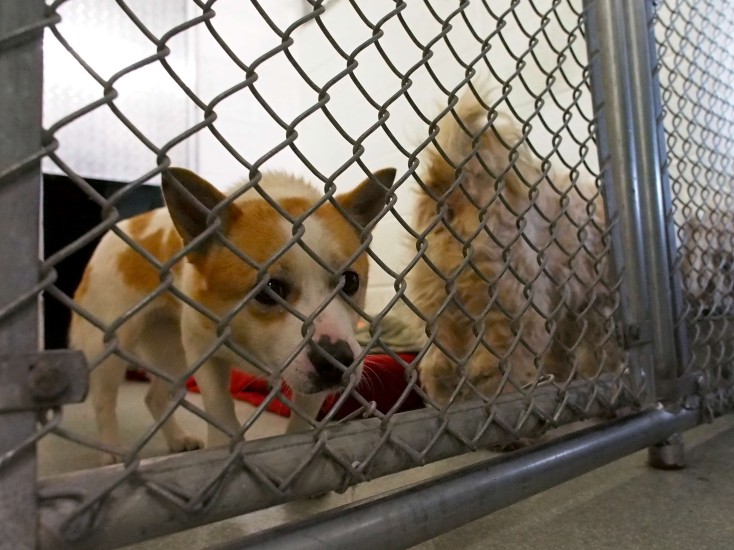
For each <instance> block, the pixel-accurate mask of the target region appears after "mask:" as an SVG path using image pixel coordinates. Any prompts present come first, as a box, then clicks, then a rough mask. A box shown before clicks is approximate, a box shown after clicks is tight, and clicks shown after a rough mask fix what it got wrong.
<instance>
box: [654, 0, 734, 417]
mask: <svg viewBox="0 0 734 550" xmlns="http://www.w3.org/2000/svg"><path fill="white" fill-rule="evenodd" d="M732 25H734V18H732V16H731V14H730V13H729V11H727V10H726V9H724V8H723V6H720V5H718V4H716V3H713V2H704V3H698V2H697V3H695V4H694V3H691V2H684V1H681V2H659V3H658V5H657V23H656V36H657V41H658V47H659V64H660V81H661V86H662V96H663V103H664V107H665V111H666V112H665V118H664V125H665V129H666V134H667V148H668V165H667V168H668V172H669V174H670V178H671V187H672V192H673V216H674V219H675V223H676V227H677V235H678V240H679V250H678V268H679V270H680V273H681V278H682V284H683V289H684V299H685V303H684V309H683V311H682V313H681V319H680V320H679V322H680V323H683V324H685V325H686V329H687V333H688V345H689V348H690V359H689V361H688V364H686V365H685V373H686V374H690V375H693V376H696V377H697V380H698V384H699V385H700V389H701V391H703V392H706V391H715V392H717V391H718V392H721V395H722V396H723V395H724V393H726V391H727V389H729V390H730V388H731V378H732V376H731V360H732V353H733V351H734V350H732V348H731V344H730V341H731V330H732V328H731V311H732V310H731V308H732V301H731V300H732V284H734V280H732V276H731V273H732V261H731V258H732V250H733V249H732V229H731V223H732V218H731V211H732V200H733V195H732V181H731V147H730V144H731V140H732V129H733V128H734V126H733V125H732V120H733V119H732V113H733V112H734V111H733V110H732V107H733V106H734V103H733V101H732V93H731V87H732V82H733V80H732V78H733V77H734V73H733V72H732V69H731V66H732V63H731V61H732V55H731V50H730V48H729V45H730V44H731V42H732V40H733V39H734V32H733V29H734V27H733V26H732ZM722 405H723V402H722V403H718V404H716V407H715V408H717V409H718V408H720V407H721V406H722Z"/></svg>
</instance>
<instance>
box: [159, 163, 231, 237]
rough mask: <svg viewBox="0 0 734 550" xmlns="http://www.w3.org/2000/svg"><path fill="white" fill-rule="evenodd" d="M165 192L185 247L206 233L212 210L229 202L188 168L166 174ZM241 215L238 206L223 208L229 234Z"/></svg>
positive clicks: (165, 197) (224, 230)
mask: <svg viewBox="0 0 734 550" xmlns="http://www.w3.org/2000/svg"><path fill="white" fill-rule="evenodd" d="M161 188H162V189H163V198H164V199H165V201H166V206H167V207H168V211H169V212H170V214H171V219H173V225H174V226H175V227H176V231H178V234H179V235H181V238H182V239H183V241H184V244H188V243H189V242H191V241H192V240H193V239H195V238H196V237H198V236H199V235H201V234H202V233H203V232H204V231H205V230H206V228H207V227H208V226H207V218H208V217H209V214H210V213H211V210H212V209H213V208H214V207H215V206H217V205H218V204H219V203H220V202H222V201H223V200H224V199H225V198H226V197H225V195H224V194H223V193H222V192H221V191H219V190H218V189H217V188H216V187H214V186H213V185H212V184H211V183H209V182H208V181H206V180H205V179H203V178H201V177H199V176H197V175H196V174H194V173H193V172H191V171H190V170H186V169H184V168H170V169H169V170H167V171H165V172H163V182H162V185H161ZM241 213H242V212H241V210H240V209H239V208H237V206H235V205H234V204H229V205H227V206H226V207H225V208H223V209H222V210H221V211H220V212H219V219H220V220H221V221H222V231H223V232H225V233H226V232H227V229H228V228H229V226H230V225H231V223H232V222H233V221H234V220H236V219H237V218H238V217H239V216H240V214H241Z"/></svg>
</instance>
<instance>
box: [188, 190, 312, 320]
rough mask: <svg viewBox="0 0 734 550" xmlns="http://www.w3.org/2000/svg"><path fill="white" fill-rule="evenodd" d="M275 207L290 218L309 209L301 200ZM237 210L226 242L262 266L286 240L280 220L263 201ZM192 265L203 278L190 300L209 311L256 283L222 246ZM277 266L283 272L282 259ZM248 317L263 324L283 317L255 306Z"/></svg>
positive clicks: (278, 311)
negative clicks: (250, 316) (252, 316)
mask: <svg viewBox="0 0 734 550" xmlns="http://www.w3.org/2000/svg"><path fill="white" fill-rule="evenodd" d="M279 204H280V205H281V207H282V208H283V209H284V210H285V211H286V212H288V214H290V215H291V216H293V217H297V216H300V215H302V214H303V213H304V212H305V211H306V210H307V209H308V208H309V206H310V203H309V201H308V200H307V199H302V198H289V199H284V200H282V201H280V203H279ZM238 206H239V207H240V209H241V210H242V215H241V216H240V217H239V218H238V219H237V220H236V221H235V222H234V223H233V224H232V226H231V227H230V229H229V234H228V236H227V238H228V239H229V241H230V242H231V243H232V245H234V247H235V248H237V249H238V250H239V251H241V252H242V253H243V254H244V255H245V256H246V257H248V258H249V259H251V260H252V261H253V262H255V263H256V264H258V265H261V266H262V265H265V264H266V263H267V262H268V261H269V260H270V259H271V258H273V256H275V254H276V253H277V252H278V251H279V250H280V249H281V248H282V247H283V246H284V245H285V243H286V242H287V240H288V239H289V237H290V235H288V234H286V233H285V232H284V231H283V228H282V225H281V222H282V220H283V219H284V218H283V217H282V216H281V214H280V213H279V212H278V211H277V210H275V208H273V207H272V206H271V205H270V204H268V203H267V202H265V201H260V200H249V201H243V202H241V203H239V204H238ZM192 261H193V263H194V265H195V266H196V268H197V271H198V272H199V273H200V274H201V275H202V278H203V284H202V285H201V286H200V287H199V288H198V289H197V292H196V293H195V294H194V295H193V296H192V298H194V299H195V300H197V301H198V302H200V303H202V304H203V305H204V306H206V307H208V308H210V309H212V310H213V311H221V310H222V309H223V308H228V307H231V305H232V302H233V301H236V300H239V299H242V298H243V297H244V296H245V295H246V294H247V293H248V292H249V291H250V290H251V289H252V288H253V287H254V286H255V284H256V282H257V273H258V272H257V269H255V268H253V267H251V266H250V265H248V264H247V263H246V262H245V261H243V260H242V259H241V258H239V257H238V256H236V255H235V254H234V253H233V252H231V251H230V250H229V249H228V248H226V247H223V246H217V247H213V248H211V249H210V250H209V251H208V252H207V254H204V255H202V256H201V257H197V258H195V259H193V260H192ZM278 266H279V267H280V268H281V269H287V262H286V261H285V259H282V258H281V259H280V260H279V261H278ZM251 313H252V314H253V315H255V316H256V317H258V319H259V320H260V321H261V322H263V323H272V322H275V321H277V320H278V319H280V318H281V317H282V316H283V315H285V314H286V312H285V311H284V310H281V309H280V308H271V309H263V310H259V309H258V308H257V306H255V307H253V308H251Z"/></svg>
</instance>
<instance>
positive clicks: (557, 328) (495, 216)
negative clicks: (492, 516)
mask: <svg viewBox="0 0 734 550" xmlns="http://www.w3.org/2000/svg"><path fill="white" fill-rule="evenodd" d="M491 115H492V116H491V117H490V113H489V112H488V111H487V110H486V109H485V108H484V107H483V106H482V105H481V104H480V102H479V101H478V100H477V99H476V98H475V97H474V96H473V95H471V94H467V95H466V96H464V97H463V98H462V99H461V100H460V101H459V103H458V104H457V105H456V106H455V108H454V109H453V111H452V112H449V113H447V114H446V115H445V116H444V117H443V119H442V120H441V122H440V124H439V127H440V131H439V134H438V136H437V138H436V140H435V142H434V145H433V146H432V147H431V148H430V149H429V150H428V151H427V154H426V156H425V159H424V162H425V167H426V172H425V177H424V178H423V186H422V190H421V191H420V193H419V195H418V199H417V205H416V210H415V219H414V226H415V228H416V229H417V231H419V232H420V233H421V237H420V238H419V239H418V242H417V247H418V249H419V250H421V249H425V254H424V255H423V258H422V260H421V261H420V262H419V263H418V264H417V265H416V266H415V268H414V269H413V270H412V272H411V275H410V280H409V295H410V297H411V299H412V300H413V302H414V303H415V305H416V306H418V308H420V310H421V311H422V313H423V315H424V320H425V322H426V333H427V335H428V342H429V343H430V348H429V350H428V352H427V353H426V355H425V357H424V358H423V360H422V361H421V363H420V365H419V369H420V376H421V383H422V385H423V388H424V389H425V391H426V393H427V394H428V396H429V397H431V398H432V399H434V400H435V401H436V402H438V403H439V404H445V403H447V402H449V401H451V400H452V399H454V398H458V399H466V398H472V397H476V396H477V395H478V394H481V395H483V396H485V397H486V398H492V397H493V396H495V395H497V394H499V393H501V392H504V391H513V390H518V389H520V388H522V386H524V385H526V384H532V383H533V382H534V381H536V380H539V379H540V377H541V375H548V374H551V375H554V377H555V380H556V381H562V380H565V379H568V378H569V377H571V376H575V375H577V374H579V373H580V374H582V375H584V376H594V375H595V374H597V373H598V372H600V371H602V370H611V369H615V368H618V366H619V355H618V350H617V345H616V342H615V334H614V332H615V331H614V324H613V322H612V320H611V314H612V312H613V310H614V307H615V298H614V295H613V294H612V293H611V292H610V290H609V287H608V281H607V269H608V268H607V261H606V257H607V254H606V252H607V249H606V245H605V241H604V239H603V236H604V233H605V220H604V209H603V202H602V200H601V197H600V195H599V192H598V190H597V187H596V185H595V181H594V179H593V178H591V177H589V178H588V180H583V179H575V180H574V179H573V178H572V177H571V175H570V174H569V173H557V172H554V171H553V170H551V168H550V167H549V166H548V164H549V163H548V162H546V163H545V164H543V163H541V161H540V160H539V159H538V158H537V157H535V156H534V155H533V154H531V152H530V151H529V150H528V148H527V145H526V144H525V137H524V136H523V135H522V132H521V129H520V128H519V127H518V125H517V124H515V123H514V122H513V121H510V120H509V119H507V118H504V117H502V116H497V113H496V112H493V113H491Z"/></svg>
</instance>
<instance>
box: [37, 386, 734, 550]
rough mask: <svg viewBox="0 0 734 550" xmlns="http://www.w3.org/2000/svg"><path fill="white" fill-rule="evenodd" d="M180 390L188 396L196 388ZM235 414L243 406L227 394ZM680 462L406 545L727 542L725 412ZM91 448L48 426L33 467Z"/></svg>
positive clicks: (251, 519) (637, 461) (589, 482)
mask: <svg viewBox="0 0 734 550" xmlns="http://www.w3.org/2000/svg"><path fill="white" fill-rule="evenodd" d="M146 387H147V386H146V384H142V383H139V382H127V383H125V384H124V385H123V387H122V390H121V393H120V408H121V410H125V413H124V414H125V415H126V416H125V422H123V424H124V426H125V428H124V430H123V437H128V440H132V439H133V438H134V435H135V434H140V433H141V432H142V431H143V430H144V429H145V428H146V427H148V426H149V425H150V422H151V418H150V415H149V414H148V411H147V409H146V408H145V405H144V404H143V395H144V393H145V390H146ZM190 399H191V400H192V401H193V402H194V403H196V404H198V405H201V403H200V399H201V398H200V396H199V395H195V394H192V395H191V396H190ZM236 407H237V412H238V415H239V416H240V418H242V417H246V416H247V414H248V413H249V412H251V411H252V410H253V408H252V407H251V406H250V405H248V404H246V403H244V402H239V401H238V402H236ZM179 419H180V420H181V423H182V424H183V425H184V426H186V427H187V428H188V429H190V430H192V431H195V432H197V433H200V434H202V435H203V434H204V432H205V424H204V422H203V421H202V420H201V419H199V418H197V417H195V416H194V415H191V414H189V413H188V412H187V411H180V413H179ZM285 423H286V419H285V418H283V417H280V416H277V415H274V414H270V413H266V414H265V415H263V416H262V417H261V418H260V419H259V420H258V422H257V423H256V424H255V425H254V426H253V433H252V437H253V438H255V437H263V436H266V435H272V434H274V433H282V432H283V430H284V429H285ZM64 425H68V426H72V425H73V426H74V429H75V430H77V431H84V432H85V433H88V435H93V434H94V417H93V415H92V411H91V407H90V406H89V405H88V404H81V405H73V406H69V407H67V408H65V410H64ZM684 440H685V443H686V452H687V455H686V457H687V461H688V467H687V468H686V469H683V470H679V471H660V470H653V469H650V468H648V467H647V466H646V465H645V460H646V452H645V451H643V452H640V453H636V454H634V455H631V456H629V457H626V458H624V459H622V460H619V461H617V462H614V463H612V464H610V465H608V466H606V467H604V468H600V469H598V470H596V471H594V472H591V473H589V474H586V475H583V476H581V477H579V478H576V479H574V480H572V481H569V482H567V483H565V484H562V485H560V486H558V487H555V488H553V489H550V490H548V491H546V492H544V493H541V494H539V495H536V496H534V497H531V498H529V499H527V500H525V501H523V502H520V503H518V504H515V505H514V506H511V507H509V508H506V509H504V510H500V511H499V512H496V513H495V514H492V515H490V516H487V517H485V518H482V519H479V520H477V521H475V522H473V523H470V524H468V525H466V526H464V527H462V528H459V529H457V530H455V531H452V532H449V533H446V534H444V535H442V536H440V537H437V538H435V539H433V540H430V541H427V542H425V543H423V544H421V545H419V546H416V547H415V549H416V550H417V549H420V550H438V549H444V548H461V549H468V550H475V549H476V550H479V549H487V548H502V549H504V550H508V549H509V550H514V549H518V550H525V549H528V550H529V549H533V550H535V549H543V550H545V549H548V550H553V549H564V550H577V549H578V550H581V549H584V550H587V549H589V548H594V549H595V550H605V549H609V550H612V549H614V550H621V549H645V550H655V549H658V548H659V549H661V550H662V549H665V550H674V549H678V548H680V549H683V548H697V549H699V550H709V549H710V550H719V549H722V550H723V549H728V548H731V547H732V541H734V522H732V521H731V510H732V506H734V469H733V468H732V467H731V465H732V464H734V415H729V416H726V417H723V418H721V419H718V420H717V421H715V422H714V423H713V424H707V425H703V426H700V427H698V428H696V429H694V430H691V431H690V432H687V433H686V434H685V435H684ZM164 453H165V443H164V441H163V439H162V437H160V436H157V437H155V438H154V439H153V440H152V441H151V442H150V443H149V445H148V446H147V447H146V448H145V449H144V453H143V455H144V456H156V455H160V454H164ZM488 455H489V453H472V454H467V455H463V456H459V457H455V458H453V459H449V460H445V461H442V462H438V463H435V464H430V465H428V466H424V467H422V468H416V469H413V470H409V471H407V472H402V473H399V474H394V475H391V476H386V477H384V478H381V479H378V480H375V481H373V482H371V483H365V484H363V485H360V486H358V487H356V488H353V489H350V490H348V491H347V492H346V493H344V494H342V495H338V494H334V493H330V494H328V495H326V496H324V497H321V498H318V499H309V500H307V501H301V502H294V503H289V504H287V505H283V506H276V507H274V508H270V509H267V510H262V511H259V512H255V513H253V514H249V515H246V516H241V517H238V518H233V519H229V520H225V521H222V522H218V523H216V524H212V525H208V526H204V527H198V528H195V529H192V530H190V531H187V532H185V533H177V534H174V535H170V536H167V537H161V538H159V539H154V540H150V541H147V542H144V543H139V544H136V545H133V546H131V547H128V548H135V549H136V550H158V549H161V550H162V549H166V550H168V549H170V548H187V549H189V550H197V549H203V548H207V547H209V546H211V545H214V544H217V543H220V542H225V541H228V540H232V539H236V538H239V537H242V536H244V535H246V534H248V533H251V532H254V531H256V530H259V529H264V528H268V527H273V526H275V525H278V524H280V523H283V522H287V521H293V520H296V519H300V518H302V517H306V516H308V515H311V514H313V513H316V512H320V511H323V510H326V509H329V508H333V507H335V506H340V505H343V504H346V503H349V502H352V501H355V500H359V499H362V498H365V497H368V496H372V495H374V494H379V493H381V492H384V491H388V490H391V489H394V488H396V487H400V486H402V485H407V484H410V483H415V482H417V481H420V480H422V479H426V478H429V477H431V476H433V475H437V474H440V473H444V472H447V471H450V470H453V469H456V468H460V467H462V466H465V465H467V464H470V463H473V462H475V461H477V460H481V459H483V458H486V457H487V456H488ZM96 464H97V462H96V456H95V454H94V452H93V451H90V450H86V449H83V448H81V447H79V446H77V445H73V444H70V443H67V442H65V441H62V440H60V439H59V438H57V437H55V436H52V437H47V438H45V439H44V440H43V441H42V442H41V444H40V448H39V471H40V474H41V475H51V474H55V473H61V472H65V471H70V470H77V469H82V468H87V467H94V466H95V465H96Z"/></svg>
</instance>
